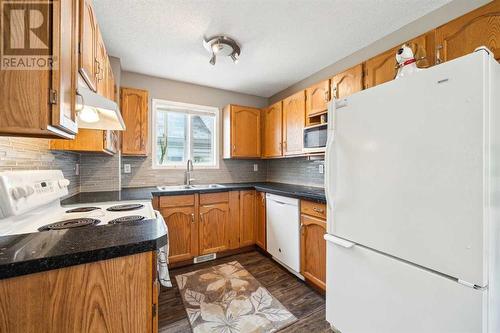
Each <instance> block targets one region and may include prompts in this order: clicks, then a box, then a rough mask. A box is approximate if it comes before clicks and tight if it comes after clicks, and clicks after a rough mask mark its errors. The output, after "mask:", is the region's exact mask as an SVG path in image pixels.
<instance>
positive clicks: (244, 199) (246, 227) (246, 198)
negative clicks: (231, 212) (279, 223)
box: [240, 190, 256, 246]
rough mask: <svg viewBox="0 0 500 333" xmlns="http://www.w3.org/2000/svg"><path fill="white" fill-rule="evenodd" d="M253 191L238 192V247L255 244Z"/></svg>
mask: <svg viewBox="0 0 500 333" xmlns="http://www.w3.org/2000/svg"><path fill="white" fill-rule="evenodd" d="M255 213H256V209H255V190H249V191H240V246H249V245H253V244H255V233H256V224H255V222H256V218H255V217H256V216H255Z"/></svg>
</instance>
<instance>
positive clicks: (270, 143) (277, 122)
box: [262, 101, 283, 157]
mask: <svg viewBox="0 0 500 333" xmlns="http://www.w3.org/2000/svg"><path fill="white" fill-rule="evenodd" d="M263 118H264V121H263V123H264V126H263V127H264V128H263V136H262V137H263V143H262V156H263V157H280V156H282V155H283V149H282V148H283V131H282V126H283V123H282V122H283V109H282V102H281V101H279V102H278V103H275V104H273V105H271V106H269V107H268V108H266V109H264V110H263Z"/></svg>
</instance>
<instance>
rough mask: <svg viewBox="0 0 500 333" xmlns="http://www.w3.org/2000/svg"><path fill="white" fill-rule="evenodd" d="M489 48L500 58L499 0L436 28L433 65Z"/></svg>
mask: <svg viewBox="0 0 500 333" xmlns="http://www.w3.org/2000/svg"><path fill="white" fill-rule="evenodd" d="M483 45H484V46H486V47H487V48H489V49H490V50H491V51H492V52H493V54H494V55H495V58H496V59H497V60H499V59H500V1H493V2H491V3H489V4H487V5H486V6H483V7H481V8H478V9H476V10H474V11H472V12H470V13H468V14H466V15H463V16H461V17H459V18H457V19H455V20H453V21H451V22H449V23H447V24H445V25H443V26H441V27H439V28H437V29H436V49H437V52H436V62H438V63H439V62H443V61H448V60H452V59H455V58H458V57H461V56H463V55H466V54H468V53H471V52H473V51H474V49H476V48H477V47H479V46H483Z"/></svg>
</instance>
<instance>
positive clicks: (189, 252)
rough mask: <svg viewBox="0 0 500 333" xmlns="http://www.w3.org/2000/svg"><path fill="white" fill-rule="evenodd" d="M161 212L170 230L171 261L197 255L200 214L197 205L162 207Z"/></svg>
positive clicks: (188, 258) (187, 258)
mask: <svg viewBox="0 0 500 333" xmlns="http://www.w3.org/2000/svg"><path fill="white" fill-rule="evenodd" d="M161 214H162V216H163V218H164V219H165V223H166V224H167V227H168V232H169V233H168V234H169V237H168V240H169V257H168V258H169V263H175V262H179V261H184V260H190V259H192V258H194V257H195V256H197V255H198V216H197V214H196V209H195V206H194V205H193V206H186V207H169V208H162V209H161Z"/></svg>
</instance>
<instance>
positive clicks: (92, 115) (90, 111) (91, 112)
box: [78, 106, 99, 123]
mask: <svg viewBox="0 0 500 333" xmlns="http://www.w3.org/2000/svg"><path fill="white" fill-rule="evenodd" d="M78 118H80V119H81V120H82V121H83V122H86V123H96V122H98V121H99V113H98V112H97V110H96V109H95V108H92V107H89V106H85V107H84V108H83V109H82V110H81V111H80V112H78Z"/></svg>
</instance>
